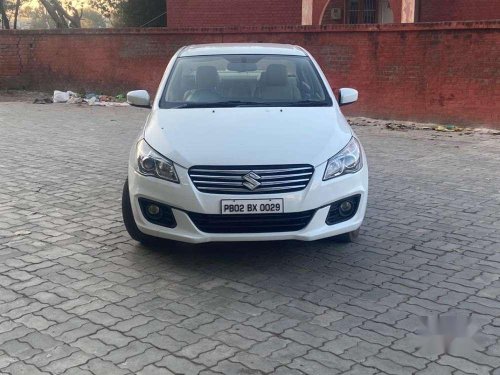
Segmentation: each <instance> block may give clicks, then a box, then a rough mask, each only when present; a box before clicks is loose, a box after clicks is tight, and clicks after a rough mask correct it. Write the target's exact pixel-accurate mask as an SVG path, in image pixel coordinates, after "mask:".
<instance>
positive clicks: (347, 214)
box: [326, 194, 361, 225]
mask: <svg viewBox="0 0 500 375" xmlns="http://www.w3.org/2000/svg"><path fill="white" fill-rule="evenodd" d="M360 200H361V195H360V194H358V195H354V196H352V197H349V198H345V199H342V200H340V201H337V202H335V203H333V204H332V205H331V206H330V211H329V212H328V216H327V217H326V224H328V225H334V224H338V223H342V222H344V221H347V220H350V219H352V218H353V217H354V215H356V212H358V207H359V202H360Z"/></svg>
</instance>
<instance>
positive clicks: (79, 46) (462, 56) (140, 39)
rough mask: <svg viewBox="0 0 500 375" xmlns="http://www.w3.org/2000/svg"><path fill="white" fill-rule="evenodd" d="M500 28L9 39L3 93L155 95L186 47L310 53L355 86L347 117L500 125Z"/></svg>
mask: <svg viewBox="0 0 500 375" xmlns="http://www.w3.org/2000/svg"><path fill="white" fill-rule="evenodd" d="M499 31H500V22H483V23H447V24H407V25H373V26H368V25H363V26H359V25H358V26H344V25H340V26H335V25H333V26H317V27H300V26H283V27H264V28H257V27H256V28H232V29H231V28H229V29H225V30H221V29H200V30H169V29H124V30H116V29H115V30H68V31H2V32H0V89H1V88H6V87H10V88H22V87H25V88H32V89H46V90H53V89H63V90H66V89H71V90H73V91H79V92H84V91H85V90H88V91H90V92H92V91H105V92H110V93H117V92H125V91H126V90H130V89H139V88H146V89H148V90H150V91H151V92H155V91H156V88H157V85H158V83H159V81H160V78H161V76H162V74H163V72H164V69H165V67H166V65H167V63H168V60H169V58H170V57H171V56H172V54H174V53H175V51H176V50H177V49H178V48H180V47H181V46H183V45H187V44H193V43H208V42H276V43H293V44H298V45H302V46H305V47H306V48H307V49H308V50H309V51H311V53H313V55H314V56H315V57H316V58H317V60H318V61H319V63H320V64H321V66H322V68H323V69H324V71H325V73H326V75H327V76H328V79H329V80H330V82H331V84H332V86H333V87H334V88H339V87H354V88H357V89H358V90H359V91H360V100H359V102H358V103H356V104H354V105H352V106H349V107H345V112H346V113H349V114H355V115H366V116H372V117H378V118H389V119H401V120H417V121H431V122H439V123H445V124H448V123H451V124H467V125H488V126H495V127H498V128H500V91H499V90H498V87H499V84H500V82H499V81H500V76H499V71H498V61H500V32H499Z"/></svg>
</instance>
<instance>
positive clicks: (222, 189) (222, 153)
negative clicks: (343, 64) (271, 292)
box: [122, 44, 368, 243]
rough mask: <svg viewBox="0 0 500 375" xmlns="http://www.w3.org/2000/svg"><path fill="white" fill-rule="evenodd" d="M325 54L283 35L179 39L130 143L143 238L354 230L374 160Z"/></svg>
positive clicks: (132, 195)
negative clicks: (243, 40)
mask: <svg viewBox="0 0 500 375" xmlns="http://www.w3.org/2000/svg"><path fill="white" fill-rule="evenodd" d="M338 96H339V97H338V100H337V99H336V98H335V96H334V93H333V91H332V89H331V87H330V85H329V84H328V81H327V79H326V77H325V75H324V74H323V72H322V71H321V69H320V67H319V65H318V63H317V62H316V61H315V60H314V58H313V57H312V56H311V55H310V54H309V53H308V52H307V51H306V50H305V49H303V48H301V47H298V46H292V45H280V44H207V45H193V46H188V47H184V48H182V49H180V50H179V51H178V52H177V53H176V54H175V56H174V57H173V58H172V60H171V61H170V63H169V64H168V66H167V69H166V71H165V74H164V77H163V79H162V81H161V84H160V87H159V90H158V93H157V95H156V98H155V99H154V102H153V104H152V105H151V104H150V96H149V94H148V93H147V92H146V91H144V90H138V91H132V92H130V93H128V95H127V99H128V102H129V103H130V104H131V105H135V106H143V107H149V106H150V107H151V113H150V115H149V117H148V119H147V121H146V125H145V127H144V129H143V131H142V132H141V134H140V136H139V137H138V139H137V141H136V142H135V144H134V146H133V148H132V151H131V153H130V160H129V169H128V178H127V181H126V182H125V186H124V189H123V200H122V209H123V219H124V223H125V226H126V229H127V231H128V232H129V234H130V236H131V237H132V238H133V239H135V240H137V241H140V242H142V243H149V242H151V240H153V239H156V238H163V239H170V240H175V241H182V242H190V243H201V242H211V241H269V240H303V241H312V240H318V239H321V238H326V237H336V238H337V239H339V240H342V241H351V240H353V239H354V238H355V237H356V236H357V234H358V232H359V228H360V226H361V224H362V221H363V218H364V215H365V210H366V205H367V197H368V166H367V162H366V156H365V153H364V151H363V148H362V146H361V143H360V141H359V139H358V138H357V136H356V135H355V134H354V133H353V131H352V129H351V128H350V126H349V124H348V123H347V121H346V119H345V118H344V116H343V115H342V113H341V111H340V106H342V105H346V104H350V103H353V102H355V101H356V100H357V99H358V92H357V91H356V90H354V89H348V88H344V89H340V90H339V95H338Z"/></svg>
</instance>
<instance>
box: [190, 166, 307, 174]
mask: <svg viewBox="0 0 500 375" xmlns="http://www.w3.org/2000/svg"><path fill="white" fill-rule="evenodd" d="M310 168H312V167H311V166H305V167H301V168H288V169H253V168H251V169H199V168H198V167H196V168H191V169H190V172H193V173H197V172H214V173H233V174H234V173H237V174H241V173H245V174H246V173H249V172H255V173H279V172H290V171H300V170H302V169H310Z"/></svg>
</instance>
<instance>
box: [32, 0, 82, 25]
mask: <svg viewBox="0 0 500 375" xmlns="http://www.w3.org/2000/svg"><path fill="white" fill-rule="evenodd" d="M39 1H40V3H41V4H42V5H43V6H44V8H45V9H46V10H47V13H48V14H49V15H50V17H51V18H52V19H53V20H54V22H55V23H56V27H57V28H58V29H67V28H70V27H72V28H80V27H82V23H81V20H82V15H83V8H82V4H81V3H80V2H78V3H79V4H76V2H75V3H74V2H73V1H72V0H69V1H66V2H65V6H63V4H62V3H61V1H60V0H39ZM78 5H80V11H78V10H77V8H76V6H78Z"/></svg>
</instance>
